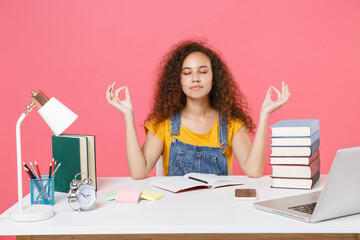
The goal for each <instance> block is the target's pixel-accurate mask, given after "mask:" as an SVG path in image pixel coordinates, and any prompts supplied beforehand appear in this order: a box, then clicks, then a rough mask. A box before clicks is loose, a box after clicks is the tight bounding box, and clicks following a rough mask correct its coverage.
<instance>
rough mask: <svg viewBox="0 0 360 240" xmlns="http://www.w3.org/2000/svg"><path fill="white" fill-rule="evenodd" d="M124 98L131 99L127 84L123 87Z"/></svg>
mask: <svg viewBox="0 0 360 240" xmlns="http://www.w3.org/2000/svg"><path fill="white" fill-rule="evenodd" d="M125 98H126V99H128V100H131V96H130V92H129V89H128V87H127V86H126V87H125Z"/></svg>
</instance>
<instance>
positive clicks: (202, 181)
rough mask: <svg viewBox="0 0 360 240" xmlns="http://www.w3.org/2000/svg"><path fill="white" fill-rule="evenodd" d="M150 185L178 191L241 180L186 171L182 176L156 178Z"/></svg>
mask: <svg viewBox="0 0 360 240" xmlns="http://www.w3.org/2000/svg"><path fill="white" fill-rule="evenodd" d="M150 185H152V186H154V187H158V188H161V189H165V190H168V191H170V192H175V193H176V192H180V191H184V190H188V189H192V188H198V187H205V188H217V187H225V186H234V185H242V183H241V182H237V181H232V180H228V179H225V178H224V177H223V176H217V175H214V174H205V173H188V174H186V175H184V176H171V177H165V178H161V179H156V180H154V181H152V182H150Z"/></svg>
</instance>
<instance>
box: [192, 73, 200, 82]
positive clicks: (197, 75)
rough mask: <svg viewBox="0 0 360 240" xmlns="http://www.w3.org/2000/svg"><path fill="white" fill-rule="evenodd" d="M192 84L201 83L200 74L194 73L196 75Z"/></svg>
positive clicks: (193, 76)
mask: <svg viewBox="0 0 360 240" xmlns="http://www.w3.org/2000/svg"><path fill="white" fill-rule="evenodd" d="M192 82H200V77H199V74H197V73H194V74H193V75H192Z"/></svg>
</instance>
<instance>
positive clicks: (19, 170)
mask: <svg viewBox="0 0 360 240" xmlns="http://www.w3.org/2000/svg"><path fill="white" fill-rule="evenodd" d="M26 115H27V112H26V111H25V112H24V113H23V114H21V116H20V117H19V119H18V121H17V123H16V156H17V176H18V203H19V211H20V212H21V211H22V209H23V188H22V162H21V136H20V125H21V123H22V121H23V120H24V118H25V117H26Z"/></svg>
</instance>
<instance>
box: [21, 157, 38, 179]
mask: <svg viewBox="0 0 360 240" xmlns="http://www.w3.org/2000/svg"><path fill="white" fill-rule="evenodd" d="M23 164H24V167H26V168H27V169H28V171H29V173H30V175H31V176H33V177H34V178H36V177H35V175H34V174H33V172H32V171H31V169H30V168H29V166H28V165H26V163H25V162H24V161H23Z"/></svg>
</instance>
